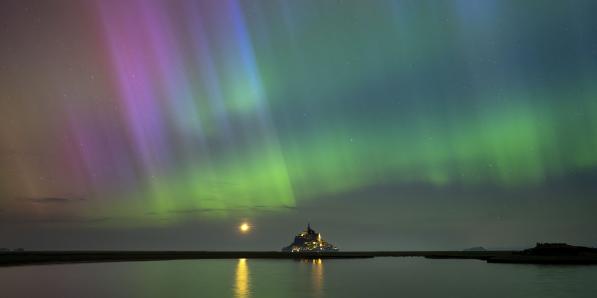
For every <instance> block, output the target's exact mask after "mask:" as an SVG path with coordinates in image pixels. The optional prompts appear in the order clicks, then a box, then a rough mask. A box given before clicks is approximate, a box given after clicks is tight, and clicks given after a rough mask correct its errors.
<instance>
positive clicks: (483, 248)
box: [462, 246, 487, 251]
mask: <svg viewBox="0 0 597 298" xmlns="http://www.w3.org/2000/svg"><path fill="white" fill-rule="evenodd" d="M462 251H487V249H485V247H483V246H475V247H471V248H466V249H463V250H462Z"/></svg>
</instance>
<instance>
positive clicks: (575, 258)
mask: <svg viewBox="0 0 597 298" xmlns="http://www.w3.org/2000/svg"><path fill="white" fill-rule="evenodd" d="M374 257H425V258H430V259H477V260H484V261H487V262H489V263H526V264H597V249H595V248H589V247H581V246H572V245H567V244H563V243H538V244H537V246H536V247H534V248H531V249H527V250H522V251H511V250H499V251H495V250H493V251H492V250H486V251H351V252H348V251H337V252H279V251H10V252H0V266H18V265H34V264H59V263H86V262H130V261H160V260H184V259H238V258H252V259H354V258H374Z"/></svg>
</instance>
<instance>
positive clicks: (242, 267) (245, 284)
mask: <svg viewBox="0 0 597 298" xmlns="http://www.w3.org/2000/svg"><path fill="white" fill-rule="evenodd" d="M235 276H236V280H235V283H234V297H239V298H240V297H243V298H246V297H249V294H250V289H249V282H250V280H249V267H248V266H247V259H238V263H237V264H236V274H235Z"/></svg>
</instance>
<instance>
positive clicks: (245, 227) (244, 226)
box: [238, 222, 251, 233]
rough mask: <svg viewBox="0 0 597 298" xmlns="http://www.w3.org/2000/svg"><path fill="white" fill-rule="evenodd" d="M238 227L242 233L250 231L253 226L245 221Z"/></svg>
mask: <svg viewBox="0 0 597 298" xmlns="http://www.w3.org/2000/svg"><path fill="white" fill-rule="evenodd" d="M238 229H239V230H240V231H241V232H242V233H246V232H248V231H249V230H250V229H251V226H250V225H249V224H248V223H246V222H243V223H242V224H241V225H240V226H239V227H238Z"/></svg>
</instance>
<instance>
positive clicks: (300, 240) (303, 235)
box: [282, 224, 338, 252]
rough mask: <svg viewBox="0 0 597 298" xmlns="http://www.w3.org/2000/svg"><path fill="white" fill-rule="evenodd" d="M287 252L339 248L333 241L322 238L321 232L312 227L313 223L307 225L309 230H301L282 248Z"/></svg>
mask: <svg viewBox="0 0 597 298" xmlns="http://www.w3.org/2000/svg"><path fill="white" fill-rule="evenodd" d="M282 251H286V252H333V251H338V248H337V247H335V246H334V245H332V244H331V243H328V242H325V241H324V240H323V238H321V234H320V233H317V232H315V231H314V230H313V229H311V225H310V224H308V225H307V230H305V231H302V232H300V233H299V234H298V235H296V236H295V237H294V241H293V242H292V243H291V244H290V245H288V246H286V247H284V248H282Z"/></svg>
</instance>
